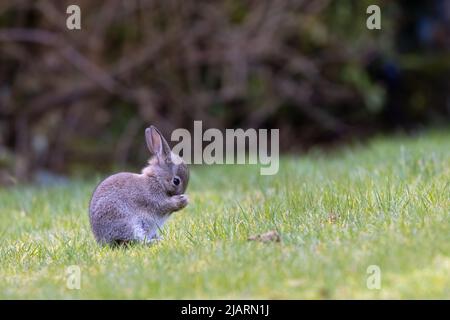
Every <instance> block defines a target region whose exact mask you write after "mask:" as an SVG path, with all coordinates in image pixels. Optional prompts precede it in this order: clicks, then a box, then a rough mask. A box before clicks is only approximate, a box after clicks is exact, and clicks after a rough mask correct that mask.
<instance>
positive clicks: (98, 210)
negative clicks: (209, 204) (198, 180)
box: [89, 126, 189, 245]
mask: <svg viewBox="0 0 450 320" xmlns="http://www.w3.org/2000/svg"><path fill="white" fill-rule="evenodd" d="M145 139H146V142H147V147H148V149H149V150H150V153H151V154H152V157H151V158H150V160H149V162H148V166H147V167H145V168H144V169H142V172H141V174H136V173H129V172H121V173H117V174H114V175H112V176H109V177H108V178H106V179H105V180H103V181H102V182H101V183H100V184H99V185H98V186H97V187H96V189H95V190H94V192H93V194H92V198H91V201H90V204H89V220H90V224H91V228H92V232H93V233H94V236H95V239H96V240H97V242H98V243H99V244H110V245H114V244H123V243H130V242H141V243H152V242H154V241H158V240H161V236H160V234H159V231H160V228H162V226H163V225H164V223H165V222H166V220H167V219H168V218H169V217H170V216H171V214H172V213H173V212H175V211H179V210H181V209H183V208H184V207H186V206H187V204H188V202H189V200H188V197H187V195H185V194H184V192H185V191H186V187H187V185H188V182H189V169H188V167H187V165H186V163H185V162H184V161H183V160H182V159H181V158H180V157H179V156H177V155H176V154H174V153H173V152H172V151H171V149H170V147H169V144H168V143H167V141H166V140H165V139H164V137H163V136H162V135H161V133H160V132H159V130H158V129H157V128H156V127H154V126H150V127H149V128H147V129H146V130H145Z"/></svg>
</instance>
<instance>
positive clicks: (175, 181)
mask: <svg viewBox="0 0 450 320" xmlns="http://www.w3.org/2000/svg"><path fill="white" fill-rule="evenodd" d="M180 182H181V181H180V179H179V178H177V177H175V178H173V184H174V185H176V186H177V185H179V184H180Z"/></svg>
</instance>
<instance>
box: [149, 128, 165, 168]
mask: <svg viewBox="0 0 450 320" xmlns="http://www.w3.org/2000/svg"><path fill="white" fill-rule="evenodd" d="M145 140H146V141H147V147H148V149H149V150H150V152H151V153H152V154H154V155H156V156H157V157H158V158H159V159H164V160H167V159H170V152H171V150H170V147H169V144H168V143H167V141H166V139H164V137H163V136H162V134H161V133H160V132H159V130H158V129H156V127H155V126H150V128H147V129H145Z"/></svg>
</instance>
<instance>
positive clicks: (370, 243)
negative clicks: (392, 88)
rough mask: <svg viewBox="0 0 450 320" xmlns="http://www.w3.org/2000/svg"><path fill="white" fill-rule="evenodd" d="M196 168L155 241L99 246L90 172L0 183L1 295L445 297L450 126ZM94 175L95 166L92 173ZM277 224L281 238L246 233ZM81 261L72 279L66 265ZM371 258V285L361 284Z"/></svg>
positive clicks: (449, 268) (449, 269)
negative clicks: (65, 180) (48, 181)
mask: <svg viewBox="0 0 450 320" xmlns="http://www.w3.org/2000/svg"><path fill="white" fill-rule="evenodd" d="M258 173H259V169H258V168H257V167H253V166H210V167H200V168H193V170H192V174H191V184H190V186H189V188H188V194H189V195H190V198H191V204H190V205H189V206H188V207H187V208H186V209H185V210H183V211H181V212H179V213H176V214H174V216H173V218H172V219H171V220H169V222H168V223H167V224H166V226H165V229H164V238H165V239H164V241H163V242H161V243H159V244H157V245H154V246H151V247H147V246H140V245H138V246H135V247H132V248H130V249H110V248H108V247H99V246H98V245H97V244H96V243H95V241H94V239H93V236H92V235H91V232H90V229H89V224H88V215H87V207H88V202H89V199H90V194H91V191H92V190H93V188H94V187H95V185H96V183H97V180H96V181H90V182H81V181H74V182H72V183H70V184H69V185H64V186H59V187H51V188H39V187H15V188H12V189H3V190H1V191H0V216H1V219H0V235H1V244H0V298H8V299H10V298H39V299H41V298H43V299H46V298H58V299H59V298H62V299H67V298H69V299H70V298H139V299H154V298H238V299H240V298H269V299H272V298H274V299H278V298H288V299H293V298H337V299H340V298H363V299H365V298H450V202H449V201H450V200H449V199H450V197H449V195H450V186H449V182H450V133H449V132H443V133H442V132H441V133H439V132H438V133H429V134H425V135H423V136H418V137H415V138H405V137H395V138H392V137H390V138H378V139H375V140H372V141H371V142H370V143H368V145H367V146H357V147H352V148H346V149H344V150H340V151H338V152H334V153H333V154H328V155H325V154H321V153H320V152H311V153H309V154H308V155H303V156H300V157H294V156H291V157H285V158H283V159H282V162H281V165H280V171H279V173H278V175H276V176H269V177H267V176H260V175H259V174H258ZM99 178H100V177H99ZM274 229H276V230H278V232H279V233H280V234H281V238H282V241H281V242H280V243H260V242H249V241H247V237H248V236H250V235H254V234H258V233H262V232H266V231H269V230H274ZM70 265H78V266H79V267H80V268H81V269H80V270H81V275H82V276H81V289H80V290H70V289H68V288H67V286H66V268H67V267H68V266H70ZM370 265H377V266H379V267H380V269H381V289H380V290H369V289H368V288H367V286H366V280H367V277H368V274H367V273H366V270H367V267H368V266H370Z"/></svg>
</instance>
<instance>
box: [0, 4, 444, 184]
mask: <svg viewBox="0 0 450 320" xmlns="http://www.w3.org/2000/svg"><path fill="white" fill-rule="evenodd" d="M71 4H77V5H79V6H80V8H81V26H82V29H81V30H68V29H67V27H66V19H67V17H68V14H66V8H67V6H68V5H71ZM371 4H377V5H379V6H380V8H381V26H382V29H381V30H368V29H367V28H366V19H367V18H368V16H369V15H368V14H366V9H367V7H368V6H369V5H371ZM449 49H450V1H447V0H430V1H412V0H403V1H375V0H369V1H366V0H362V1H361V0H339V1H337V0H335V1H331V0H308V1H306V0H304V1H302V0H292V1H290V0H285V1H282V0H273V1H266V0H253V1H242V0H217V1H182V0H179V1H175V0H168V1H167V0H165V1H162V0H159V1H156V0H155V1H152V0H148V1H146V0H109V1H87V0H85V1H83V0H71V1H56V0H55V1H50V0H48V1H45V0H43V1H26V0H16V1H8V0H2V1H1V2H0V185H3V186H7V185H11V184H15V183H18V182H22V181H38V182H39V181H41V182H42V181H46V180H49V179H50V180H51V179H63V177H66V176H69V175H83V174H89V172H104V171H107V170H110V169H111V168H112V167H114V166H120V167H122V168H123V167H126V166H138V167H140V166H142V164H143V163H144V161H145V159H146V158H147V157H148V152H147V150H146V148H145V143H144V140H143V130H144V128H146V127H147V126H148V125H149V124H155V125H156V126H158V127H159V128H160V129H161V131H163V133H164V134H165V135H166V136H169V134H170V133H171V131H172V130H174V129H176V128H180V127H183V128H187V129H192V127H193V121H194V120H202V121H203V127H204V129H206V128H207V127H215V128H220V129H224V128H238V127H239V128H280V142H281V145H280V148H281V150H282V151H283V152H297V151H299V150H306V149H308V148H310V147H312V146H323V147H328V146H334V145H340V144H343V143H348V142H352V141H355V140H360V139H365V138H367V137H370V136H372V135H374V134H377V133H381V132H382V133H389V132H396V131H399V130H400V131H405V132H414V131H416V130H420V129H422V128H428V127H432V126H447V125H448V123H449V120H450V96H449V92H450V81H449V79H450V54H449V53H450V51H449Z"/></svg>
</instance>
